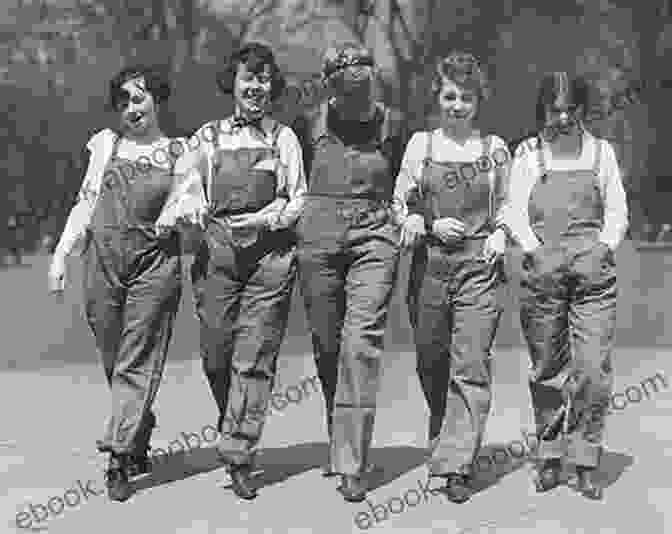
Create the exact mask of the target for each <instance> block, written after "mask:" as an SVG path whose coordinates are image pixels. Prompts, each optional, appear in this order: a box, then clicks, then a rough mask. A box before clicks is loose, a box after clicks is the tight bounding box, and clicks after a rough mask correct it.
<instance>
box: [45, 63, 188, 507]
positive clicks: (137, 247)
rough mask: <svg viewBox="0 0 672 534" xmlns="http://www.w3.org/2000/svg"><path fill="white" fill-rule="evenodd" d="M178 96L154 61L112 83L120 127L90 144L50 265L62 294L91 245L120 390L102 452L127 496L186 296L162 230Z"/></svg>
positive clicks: (111, 377)
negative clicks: (161, 115)
mask: <svg viewBox="0 0 672 534" xmlns="http://www.w3.org/2000/svg"><path fill="white" fill-rule="evenodd" d="M169 95H170V85H169V84H168V81H167V80H166V79H165V77H164V76H163V75H162V74H160V73H159V72H158V71H156V70H154V69H152V68H149V67H146V66H136V67H130V68H126V69H124V70H122V71H121V72H120V73H119V74H117V75H116V76H115V77H114V78H113V79H112V80H111V81H110V105H111V106H112V108H113V109H114V110H115V111H116V112H117V113H118V114H119V119H120V130H119V131H112V130H110V129H105V130H101V131H99V132H98V133H96V134H95V135H94V136H93V137H92V138H91V139H90V141H89V142H88V144H87V148H88V150H89V152H90V153H91V157H90V161H89V165H88V169H87V171H86V176H85V178H84V182H83V185H82V187H81V189H80V194H79V197H78V200H77V203H76V204H75V206H74V207H73V208H72V211H71V212H70V215H69V216H68V219H67V222H66V226H65V230H64V231H63V234H62V236H61V238H60V241H59V242H58V245H57V246H56V249H55V252H54V256H53V260H52V263H51V269H50V271H49V282H50V288H51V290H52V291H53V292H57V293H60V292H62V291H63V290H64V288H65V282H66V277H65V275H66V258H67V256H68V255H69V254H70V253H71V252H72V251H73V249H74V248H75V247H76V246H77V245H82V244H83V256H84V298H85V304H86V318H87V321H88V324H89V327H90V328H91V330H92V332H93V335H94V337H95V339H96V345H97V348H98V350H99V351H100V354H101V356H102V360H103V366H104V368H105V374H106V377H107V381H108V384H109V386H110V389H111V393H112V415H111V418H110V420H109V423H108V425H107V430H106V432H105V435H104V437H103V439H102V440H101V441H99V442H98V449H99V450H100V451H101V452H108V453H110V460H109V466H108V469H107V473H106V474H107V489H108V494H109V497H110V499H112V500H117V501H125V500H126V499H128V498H129V497H130V496H131V495H132V493H133V487H132V484H131V482H130V481H129V476H131V475H133V474H135V473H137V472H147V471H148V470H149V460H148V459H147V453H148V450H149V448H150V447H149V440H150V436H151V432H152V428H153V427H154V426H155V424H156V422H155V417H154V414H153V413H152V411H151V406H152V403H153V401H154V397H155V396H156V393H157V390H158V387H159V382H160V380H161V376H162V374H163V368H164V365H165V361H166V354H167V351H168V345H169V343H170V338H171V334H172V327H173V321H174V318H175V314H176V313H177V310H178V304H179V301H180V294H181V268H180V241H179V237H178V234H177V233H176V232H167V233H165V234H164V235H163V236H159V234H158V232H157V229H156V225H157V223H159V220H160V219H161V220H163V221H164V223H163V225H164V226H169V227H170V225H171V224H172V223H169V222H168V221H169V220H170V219H171V218H172V221H173V223H174V222H175V215H176V214H175V213H174V208H172V207H170V206H174V203H172V202H171V201H170V200H169V198H170V196H171V195H172V194H175V192H176V191H177V187H178V185H179V180H178V179H177V178H176V176H177V175H176V174H175V173H174V166H175V160H176V157H175V155H174V154H172V153H173V152H174V151H173V150H172V148H173V146H171V143H173V142H174V141H171V140H170V139H168V138H167V137H166V136H165V135H164V134H163V133H162V131H161V129H160V128H159V124H158V120H157V115H158V110H159V106H161V105H162V104H163V102H165V101H166V99H167V98H168V97H169ZM178 146H179V145H178ZM158 154H163V156H162V157H160V158H159V157H157V155H158ZM141 160H142V162H141ZM159 160H160V161H159Z"/></svg>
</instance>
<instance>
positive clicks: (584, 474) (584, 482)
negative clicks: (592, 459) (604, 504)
mask: <svg viewBox="0 0 672 534" xmlns="http://www.w3.org/2000/svg"><path fill="white" fill-rule="evenodd" d="M594 473H595V469H593V468H585V467H584V468H580V467H577V469H576V474H577V476H578V481H577V485H576V489H577V491H578V492H579V493H581V495H583V496H584V497H586V498H587V499H591V500H593V501H601V500H602V499H603V498H604V488H603V487H602V486H601V485H599V484H596V483H595V481H594V480H593V474H594Z"/></svg>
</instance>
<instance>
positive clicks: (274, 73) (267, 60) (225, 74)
mask: <svg viewBox="0 0 672 534" xmlns="http://www.w3.org/2000/svg"><path fill="white" fill-rule="evenodd" d="M240 64H245V65H246V66H247V68H248V69H249V70H250V71H252V72H254V73H258V72H261V71H263V70H264V67H265V66H266V65H268V66H270V68H271V100H273V101H275V100H277V99H278V98H280V97H281V96H282V94H283V93H284V91H285V87H286V85H287V83H286V81H285V77H284V76H283V75H282V73H281V72H280V68H279V67H278V64H277V63H276V62H275V56H274V55H273V51H272V50H271V49H270V48H269V47H268V46H266V45H264V44H261V43H256V42H251V43H247V44H246V45H244V46H242V47H241V48H239V49H238V50H236V51H235V52H234V53H233V54H232V55H231V57H230V58H229V59H228V61H227V63H226V66H225V67H224V70H223V71H222V72H220V73H219V74H218V75H217V86H218V87H219V89H220V90H221V91H222V93H224V94H233V85H234V82H235V81H236V74H237V73H238V65H240Z"/></svg>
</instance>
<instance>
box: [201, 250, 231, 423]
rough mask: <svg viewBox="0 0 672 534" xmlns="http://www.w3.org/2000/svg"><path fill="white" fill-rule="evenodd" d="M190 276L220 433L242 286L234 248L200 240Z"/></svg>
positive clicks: (207, 376)
mask: <svg viewBox="0 0 672 534" xmlns="http://www.w3.org/2000/svg"><path fill="white" fill-rule="evenodd" d="M211 247H212V248H211ZM191 279H192V286H193V290H194V302H195V308H196V316H197V318H198V323H199V329H200V352H201V359H202V362H203V372H204V373H205V376H206V378H207V379H208V384H209V385H210V391H211V392H212V396H213V398H214V400H215V403H216V404H217V410H218V414H219V416H218V421H217V430H218V431H219V432H220V433H221V432H222V431H223V429H224V428H226V425H225V424H224V423H225V417H226V404H227V402H228V399H229V389H230V384H231V359H232V357H233V348H234V341H235V324H236V318H237V317H238V313H239V310H240V291H241V287H242V284H241V282H240V279H239V275H238V271H237V269H236V261H235V255H234V251H233V250H232V249H231V248H230V247H228V246H224V245H222V246H220V245H218V244H217V243H210V244H208V243H203V244H202V246H201V248H200V249H199V251H198V253H197V254H196V258H195V259H194V263H193V264H192V267H191Z"/></svg>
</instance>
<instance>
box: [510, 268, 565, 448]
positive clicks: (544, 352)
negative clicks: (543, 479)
mask: <svg viewBox="0 0 672 534" xmlns="http://www.w3.org/2000/svg"><path fill="white" fill-rule="evenodd" d="M568 299H569V295H568V290H567V287H566V285H565V284H563V283H562V282H561V280H560V278H559V277H558V276H554V275H553V273H548V272H547V273H542V274H539V273H535V272H529V271H526V270H524V271H523V273H522V278H521V298H520V323H521V327H522V330H523V335H524V337H525V340H526V342H527V345H528V349H529V352H530V360H531V364H532V365H531V370H530V375H529V377H528V378H529V387H530V394H531V397H532V407H533V411H534V417H535V423H536V427H537V433H538V434H540V433H542V432H544V431H545V430H548V429H549V427H552V426H553V425H552V423H554V421H557V420H558V419H557V416H558V413H559V411H560V409H561V408H562V406H563V402H564V401H563V387H564V385H565V382H566V380H567V378H568V376H569V364H570V360H571V354H570V347H569V323H568V309H569V300H568ZM555 426H556V427H557V428H558V429H559V426H558V425H555ZM557 438H558V431H557V430H556V431H554V432H551V433H550V434H547V437H546V438H544V439H543V440H541V441H540V442H539V449H538V451H537V455H538V458H539V459H541V460H544V459H551V458H560V457H562V456H564V455H565V453H566V451H565V443H564V442H563V441H562V440H561V439H557Z"/></svg>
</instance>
